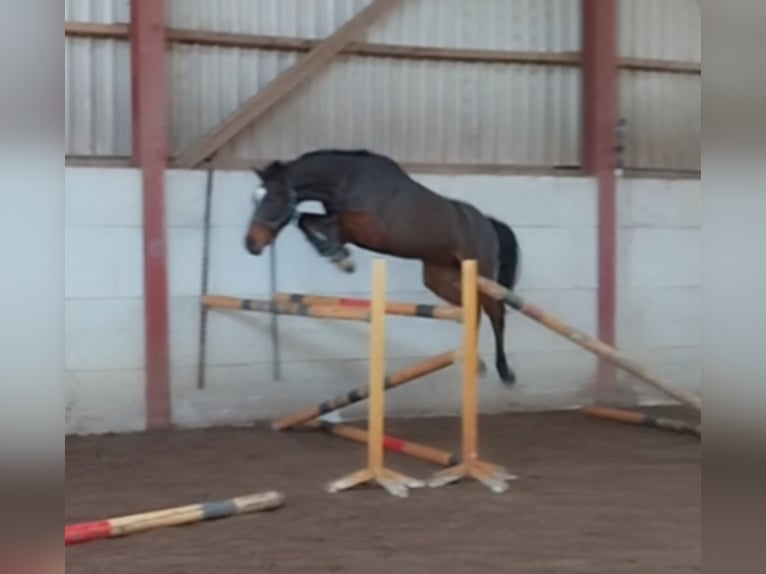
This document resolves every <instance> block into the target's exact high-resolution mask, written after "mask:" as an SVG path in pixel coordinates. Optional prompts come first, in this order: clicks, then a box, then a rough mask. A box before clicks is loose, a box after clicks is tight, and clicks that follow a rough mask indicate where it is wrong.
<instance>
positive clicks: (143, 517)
mask: <svg viewBox="0 0 766 574" xmlns="http://www.w3.org/2000/svg"><path fill="white" fill-rule="evenodd" d="M284 502H285V496H284V495H283V494H282V493H281V492H276V491H268V492H262V493H258V494H251V495H248V496H240V497H237V498H229V499H226V500H212V501H209V502H203V503H199V504H191V505H188V506H178V507H175V508H167V509H164V510H155V511H152V512H143V513H140V514H131V515H128V516H120V517H118V518H109V519H106V520H97V521H94V522H81V523H79V524H68V525H66V526H65V527H64V545H65V546H72V545H74V544H84V543H86V542H93V541H94V540H103V539H105V538H116V537H119V536H128V535H130V534H135V533H136V532H143V531H146V530H154V529H156V528H163V527H167V526H180V525H183V524H192V523H194V522H202V521H204V520H215V519H218V518H228V517H229V516H234V515H236V514H246V513H249V512H258V511H262V510H272V509H275V508H279V507H280V506H282V505H283V504H284Z"/></svg>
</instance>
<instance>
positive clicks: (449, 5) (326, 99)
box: [169, 0, 580, 165]
mask: <svg viewBox="0 0 766 574" xmlns="http://www.w3.org/2000/svg"><path fill="white" fill-rule="evenodd" d="M365 4H367V0H364V1H359V0H260V1H258V2H249V1H247V0H223V1H218V2H211V1H209V0H207V1H205V0H170V2H169V6H170V23H171V25H172V26H176V27H183V28H198V29H204V30H215V31H222V32H237V33H253V34H269V35H281V36H298V37H308V38H321V37H324V36H327V35H328V34H330V33H331V32H332V31H333V30H335V29H336V28H337V27H338V26H340V25H341V24H342V23H343V22H345V21H346V20H348V19H349V18H350V17H351V16H353V14H354V13H355V12H356V11H357V10H359V9H360V8H362V7H363V6H364V5H365ZM579 34H580V20H579V1H578V0H543V1H541V0H510V1H509V0H473V1H471V2H466V1H465V0H409V1H407V2H404V3H403V4H402V5H401V7H399V8H397V9H395V10H394V11H392V12H391V13H390V14H389V15H387V16H385V17H384V18H383V19H382V20H381V21H380V22H379V23H376V24H374V25H373V26H372V27H371V29H370V30H369V31H368V33H367V36H366V40H367V41H370V42H379V43H395V44H410V45H421V46H441V47H460V48H486V49H498V50H541V51H559V50H577V49H579V44H580V38H579ZM296 57H297V56H296V55H293V54H284V53H282V54H279V53H273V52H272V53H270V52H265V51H254V50H238V49H227V48H209V47H204V46H193V47H192V46H175V47H174V48H173V55H172V58H171V64H170V68H171V74H172V76H173V82H174V83H173V85H174V89H173V90H172V99H173V102H172V108H173V119H172V125H173V148H174V149H175V150H176V151H178V150H179V149H181V148H182V147H183V146H184V145H185V144H188V143H189V142H190V141H191V140H192V139H193V138H194V137H197V136H199V135H202V134H203V133H204V132H205V131H206V130H208V129H210V128H211V127H213V126H214V125H215V124H216V123H218V122H219V121H220V120H222V119H223V118H224V117H225V116H226V114H227V113H229V112H231V111H233V110H234V109H236V107H237V106H238V105H239V104H240V103H241V102H243V101H244V100H246V99H247V98H248V97H250V96H251V95H252V94H254V93H255V91H256V90H257V89H258V88H260V87H263V86H264V85H265V84H266V83H267V82H268V81H270V80H271V79H273V78H274V77H275V76H276V75H277V74H278V73H279V72H281V71H282V70H284V69H285V68H287V67H288V66H289V65H290V64H291V63H292V62H294V61H295V59H296ZM579 100H580V88H579V71H578V70H577V69H574V68H570V69H561V68H551V67H542V66H526V65H525V66H521V65H505V64H484V65H477V64H465V63H451V62H450V63H447V62H419V61H411V60H398V59H381V58H362V57H342V58H339V59H338V60H337V61H335V62H333V63H332V64H331V66H330V67H329V68H328V69H325V70H323V71H321V72H320V73H319V74H318V75H317V76H316V78H314V79H313V80H312V81H311V82H309V84H308V85H306V86H304V87H302V88H300V89H299V90H298V91H297V92H296V93H295V94H294V95H293V96H291V97H288V98H287V99H286V100H285V101H283V102H281V103H280V104H279V106H278V107H277V108H276V109H275V110H274V111H273V112H272V113H270V114H269V115H268V116H266V117H264V118H263V119H262V120H261V121H259V122H258V123H257V124H256V125H255V126H253V128H252V129H248V130H247V132H246V133H244V134H243V135H242V136H241V137H240V138H238V139H237V141H236V142H234V144H233V145H232V146H230V148H229V150H227V151H230V152H233V153H235V154H236V156H237V157H245V158H271V157H284V156H287V157H290V156H293V155H296V154H299V153H301V152H303V151H306V150H308V149H312V148H315V147H333V146H336V147H368V148H372V149H375V150H377V151H380V152H383V153H386V154H390V155H392V156H394V157H395V158H397V159H400V160H403V161H410V162H429V163H431V162H434V163H438V162H454V163H464V162H465V163H503V164H533V165H575V164H577V162H578V157H579V111H580V103H579Z"/></svg>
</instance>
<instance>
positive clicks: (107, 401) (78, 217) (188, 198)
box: [66, 168, 699, 433]
mask: <svg viewBox="0 0 766 574" xmlns="http://www.w3.org/2000/svg"><path fill="white" fill-rule="evenodd" d="M167 177H168V179H167V184H168V185H167V201H168V208H167V218H168V263H169V282H170V290H171V306H170V310H171V317H170V319H171V353H172V356H171V364H172V385H173V414H174V421H175V422H176V423H177V424H178V425H181V426H200V425H209V424H238V423H247V422H250V421H252V420H256V419H270V418H273V417H274V416H277V415H279V414H281V413H284V412H287V411H289V410H291V409H294V408H299V407H302V406H305V405H308V404H312V403H314V402H317V401H320V400H322V399H324V398H327V397H328V396H330V395H334V394H337V393H339V392H344V391H347V390H349V389H351V388H355V387H357V386H359V385H361V384H364V383H365V381H366V366H367V364H366V356H367V341H366V333H365V329H364V325H360V324H353V323H346V322H339V321H321V322H320V321H317V320H312V319H306V318H296V317H281V318H280V332H281V345H282V358H283V365H282V374H283V377H282V380H281V381H273V380H272V365H271V356H272V355H271V353H272V350H271V339H270V334H269V321H270V319H269V317H266V316H258V315H253V314H244V313H221V312H213V313H211V314H210V320H209V335H208V345H209V346H208V370H207V381H208V385H207V388H206V389H204V390H198V389H196V376H197V375H196V362H197V337H198V326H199V292H200V270H201V258H202V237H203V235H202V217H203V207H204V191H205V174H204V173H200V172H178V171H174V172H169V173H168V176H167ZM416 178H417V179H418V180H420V181H421V182H422V183H424V184H425V185H427V186H429V187H431V188H432V189H434V190H436V191H438V192H440V193H443V194H445V195H447V196H451V197H456V198H460V199H465V200H468V201H471V202H473V203H474V204H476V205H477V206H478V207H480V208H481V209H482V210H484V211H486V212H488V213H491V214H492V215H493V216H495V217H497V218H499V219H501V220H503V221H506V222H507V223H509V224H510V225H511V226H512V227H513V228H514V229H515V230H516V232H517V234H518V236H519V240H520V242H521V246H522V250H523V259H522V272H521V279H520V283H519V287H518V291H519V292H520V293H521V294H522V295H524V296H525V297H528V298H529V299H530V300H534V301H535V302H536V303H538V304H540V305H542V306H544V307H546V308H547V309H549V310H550V311H551V312H553V313H556V314H559V315H560V316H561V317H562V318H564V319H565V320H566V321H568V322H570V323H572V324H574V325H576V326H578V327H579V328H582V329H584V330H586V331H588V332H594V331H595V328H596V320H595V309H596V304H595V295H596V291H595V287H596V257H595V245H596V203H595V186H594V182H593V181H592V180H591V179H589V178H553V177H495V176H450V177H447V176H431V175H428V176H425V175H423V176H416ZM256 183H257V181H256V179H255V177H254V176H253V175H252V174H251V173H245V172H243V173H236V172H217V173H216V174H215V189H214V201H213V212H212V233H211V267H210V291H211V292H212V293H219V294H228V295H235V296H247V297H265V296H267V294H268V285H269V283H268V281H269V275H268V272H269V271H268V258H267V257H265V256H263V257H260V258H255V257H252V256H250V255H248V254H247V253H246V252H245V251H244V248H243V233H244V230H245V225H246V223H247V220H248V218H249V215H250V209H251V199H250V198H251V193H252V190H253V189H254V187H255V185H256ZM139 185H140V182H139V177H138V174H137V172H135V171H134V170H119V169H108V170H96V169H85V168H80V169H78V168H69V169H68V170H67V174H66V195H67V197H66V201H67V219H66V224H67V230H66V234H67V235H66V275H67V283H66V310H67V316H66V320H67V369H68V377H69V379H68V380H69V385H68V399H69V400H68V409H67V430H68V432H72V433H77V432H106V431H129V430H140V429H142V428H143V422H144V421H143V419H144V399H143V376H144V371H143V368H144V357H143V307H142V305H143V301H142V268H141V229H140V187H139ZM627 185H628V187H623V189H621V207H622V209H625V210H627V211H626V213H627V214H628V215H627V216H626V218H625V219H623V220H621V224H622V225H623V228H622V229H621V232H620V240H621V246H620V248H621V256H622V257H623V258H624V257H628V258H629V261H628V262H627V263H623V265H622V266H621V268H620V301H621V302H622V301H623V300H624V301H625V303H626V306H625V308H624V309H623V308H622V307H621V308H620V325H621V327H620V331H619V336H620V337H621V339H624V340H625V341H626V342H627V343H628V344H629V347H630V348H631V350H635V351H636V352H637V353H639V354H640V355H641V356H649V358H650V359H652V363H655V362H656V359H657V358H659V359H660V360H659V366H660V367H661V368H662V369H664V370H665V371H671V372H672V373H673V374H676V375H678V376H677V377H674V378H675V379H680V381H681V382H682V383H683V384H686V385H691V386H694V385H696V384H697V382H698V364H697V362H696V361H695V360H694V352H695V349H697V351H696V352H697V354H698V345H696V343H695V341H694V340H692V339H691V338H690V337H689V335H688V332H686V331H683V332H680V331H682V330H683V328H681V327H678V326H677V324H678V323H679V322H682V321H685V323H684V324H685V325H686V327H684V328H686V329H690V328H691V325H693V324H694V321H698V320H699V317H698V316H697V315H695V314H694V313H693V310H694V301H696V299H695V297H697V296H698V291H699V281H698V280H697V283H696V286H695V277H696V275H695V273H696V272H697V271H698V261H696V260H695V259H694V254H695V252H694V249H695V243H694V233H695V229H696V234H697V235H699V225H698V218H697V215H695V214H696V211H694V210H696V209H697V208H698V204H697V203H695V199H694V198H693V197H691V195H693V194H694V193H695V191H694V189H693V186H689V185H687V187H686V188H684V189H683V190H680V191H678V190H676V189H675V187H676V186H677V185H679V184H677V183H676V182H673V183H671V184H668V185H670V186H672V187H673V190H672V191H671V192H669V193H662V191H660V190H663V189H665V183H664V182H647V181H636V182H628V184H627ZM630 186H634V187H630ZM652 186H654V189H653V190H652V189H650V191H649V192H648V193H649V194H652V193H653V194H654V197H655V199H656V201H649V200H645V199H643V197H639V198H638V199H636V197H638V196H639V195H640V191H641V189H642V188H643V187H648V188H652ZM666 191H667V190H666ZM697 193H698V190H697ZM690 210H691V212H690ZM690 213H691V214H690ZM679 222H681V223H679ZM684 222H685V223H684ZM695 226H696V227H695ZM683 230H687V231H688V232H689V233H688V234H685V233H680V235H678V233H679V232H681V231H683ZM674 234H675V235H674ZM690 234H691V235H690ZM679 241H681V242H684V243H683V245H681V246H679ZM654 246H658V247H659V248H661V249H663V252H664V253H665V254H666V255H667V254H668V253H672V250H673V249H675V250H676V251H677V253H678V255H673V257H674V259H673V262H672V263H668V262H667V261H664V258H663V257H659V258H658V259H657V260H656V261H655V259H654V258H652V257H650V256H649V255H647V249H651V248H653V247H654ZM697 249H698V247H697ZM277 251H278V253H277V256H278V266H279V269H278V286H279V289H280V290H284V291H297V292H312V293H321V294H338V295H348V296H362V297H364V296H367V295H368V293H369V282H370V261H371V255H370V254H367V253H365V252H362V251H361V250H359V249H355V250H354V253H355V257H356V259H357V264H358V267H357V272H356V273H355V274H354V275H350V276H349V275H345V274H341V273H340V272H338V271H337V270H336V269H335V268H334V267H333V266H331V265H329V264H328V263H327V262H325V261H324V260H323V259H321V258H319V257H318V256H317V255H316V253H315V252H314V251H313V248H312V247H311V246H309V245H308V244H307V243H306V241H305V240H304V239H303V237H302V236H301V235H300V234H299V233H298V232H297V231H296V230H295V229H294V228H289V229H287V230H286V231H285V232H283V234H282V235H281V236H280V238H279V241H278V244H277ZM695 265H696V266H695ZM655 267H656V268H655ZM684 269H686V271H684ZM697 279H698V278H697ZM684 289H685V290H686V291H684ZM389 294H390V297H391V298H392V299H394V298H396V299H403V300H413V301H423V302H429V301H433V302H436V301H437V300H436V298H435V297H433V296H432V295H430V293H428V292H427V291H425V289H424V288H423V286H422V284H421V280H420V265H419V264H418V263H415V262H411V261H402V260H397V259H389ZM685 294H688V295H689V298H691V299H692V303H689V302H688V301H687V298H686V297H685ZM668 307H670V308H671V311H672V312H671V314H670V315H668V314H667V313H666V312H664V311H663V310H664V309H667V308H668ZM684 308H686V309H687V311H686V314H685V315H684V314H683V309H684ZM483 323H484V325H483V329H482V333H481V348H482V352H483V354H484V356H485V359H486V360H487V361H488V364H489V365H490V366H491V365H492V364H493V361H492V353H491V349H492V336H491V331H490V329H489V325H488V324H487V323H486V321H484V322H483ZM674 329H675V330H676V331H679V332H678V333H676V334H673V333H674V331H673V330H674ZM668 330H669V332H670V334H667V333H666V331H668ZM698 330H699V327H698V326H697V331H698ZM388 332H389V342H388V361H389V365H390V368H391V369H396V368H398V367H401V366H405V365H407V364H409V363H411V362H413V361H416V360H418V359H422V358H424V357H427V356H429V355H431V354H435V353H439V352H442V351H445V350H447V349H449V348H451V347H453V346H455V345H458V344H459V341H460V327H459V326H458V325H452V324H442V323H434V322H433V321H430V320H427V319H410V318H395V317H391V318H389V321H388ZM658 332H659V333H660V335H657V333H658ZM684 337H685V338H684ZM506 348H507V349H508V352H509V358H510V360H511V363H512V364H513V366H514V368H515V369H516V371H517V374H518V379H519V381H518V383H517V386H516V387H515V388H514V389H512V390H507V389H505V388H504V387H503V386H502V385H501V384H500V383H499V381H498V380H497V377H496V375H495V373H494V370H493V369H490V372H489V374H488V375H487V377H486V379H484V380H483V382H482V385H481V408H482V410H483V411H485V412H491V411H501V410H507V409H515V408H549V407H550V408H552V407H566V406H572V405H576V404H580V403H581V402H582V401H583V400H585V399H586V398H587V396H588V394H589V392H590V389H589V385H590V384H591V383H592V379H593V375H594V367H595V361H594V359H593V357H591V356H590V355H588V354H587V353H585V352H583V351H581V350H580V349H578V348H577V347H575V346H574V345H572V344H571V343H569V342H568V341H565V340H563V339H561V338H559V337H557V336H555V335H553V334H552V333H550V332H548V331H546V330H545V329H543V328H542V327H540V326H538V325H536V324H534V323H533V322H531V321H529V320H528V319H526V318H524V317H521V316H516V315H513V314H509V319H508V330H507V337H506ZM387 406H388V412H389V413H390V414H392V415H403V416H415V415H436V414H446V413H455V412H457V410H458V408H459V369H457V368H454V367H453V368H451V369H448V370H445V371H443V372H442V373H440V374H435V375H432V376H431V377H429V378H428V379H426V380H422V381H419V382H417V383H413V385H412V386H409V387H404V388H400V389H397V390H396V391H395V392H393V393H390V398H389V399H388V403H387ZM364 408H365V407H364V406H361V407H359V408H349V409H346V410H345V411H344V414H346V416H349V417H354V416H356V415H359V414H363V412H364V410H363V409H364Z"/></svg>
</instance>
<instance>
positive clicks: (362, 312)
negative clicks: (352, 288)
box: [202, 295, 370, 321]
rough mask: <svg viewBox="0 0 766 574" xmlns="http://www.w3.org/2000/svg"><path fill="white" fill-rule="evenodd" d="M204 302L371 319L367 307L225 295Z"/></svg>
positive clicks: (322, 316) (208, 297)
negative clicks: (309, 303)
mask: <svg viewBox="0 0 766 574" xmlns="http://www.w3.org/2000/svg"><path fill="white" fill-rule="evenodd" d="M202 304H203V305H204V306H205V307H207V308H208V309H230V310H234V311H255V312H258V313H272V314H275V315H296V316H299V317H313V318H315V319H341V320H348V321H369V320H370V312H369V310H367V309H362V308H356V307H343V306H338V305H335V306H333V305H308V304H305V303H291V302H278V301H263V300H261V299H240V298H238V297H228V296H224V295H206V296H204V297H202Z"/></svg>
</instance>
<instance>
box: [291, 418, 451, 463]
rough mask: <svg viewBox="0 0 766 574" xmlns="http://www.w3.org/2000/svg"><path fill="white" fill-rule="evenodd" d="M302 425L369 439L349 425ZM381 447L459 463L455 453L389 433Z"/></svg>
mask: <svg viewBox="0 0 766 574" xmlns="http://www.w3.org/2000/svg"><path fill="white" fill-rule="evenodd" d="M303 426H306V427H309V428H315V429H320V430H322V431H324V432H326V433H329V434H332V435H335V436H339V437H341V438H345V439H348V440H352V441H354V442H358V443H362V444H367V443H368V440H369V433H368V432H367V430H365V429H361V428H358V427H355V426H351V425H346V424H341V423H332V422H329V421H324V420H321V419H316V420H313V421H309V422H308V423H306V424H305V425H303ZM383 448H384V449H385V450H387V451H390V452H397V453H399V454H403V455H406V456H410V457H412V458H417V459H419V460H424V461H426V462H432V463H434V464H438V465H439V466H454V465H456V464H459V463H460V457H459V456H458V455H456V454H453V453H451V452H447V451H446V450H441V449H438V448H434V447H430V446H426V445H423V444H418V443H415V442H411V441H407V440H403V439H400V438H396V437H392V436H390V435H383Z"/></svg>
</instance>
